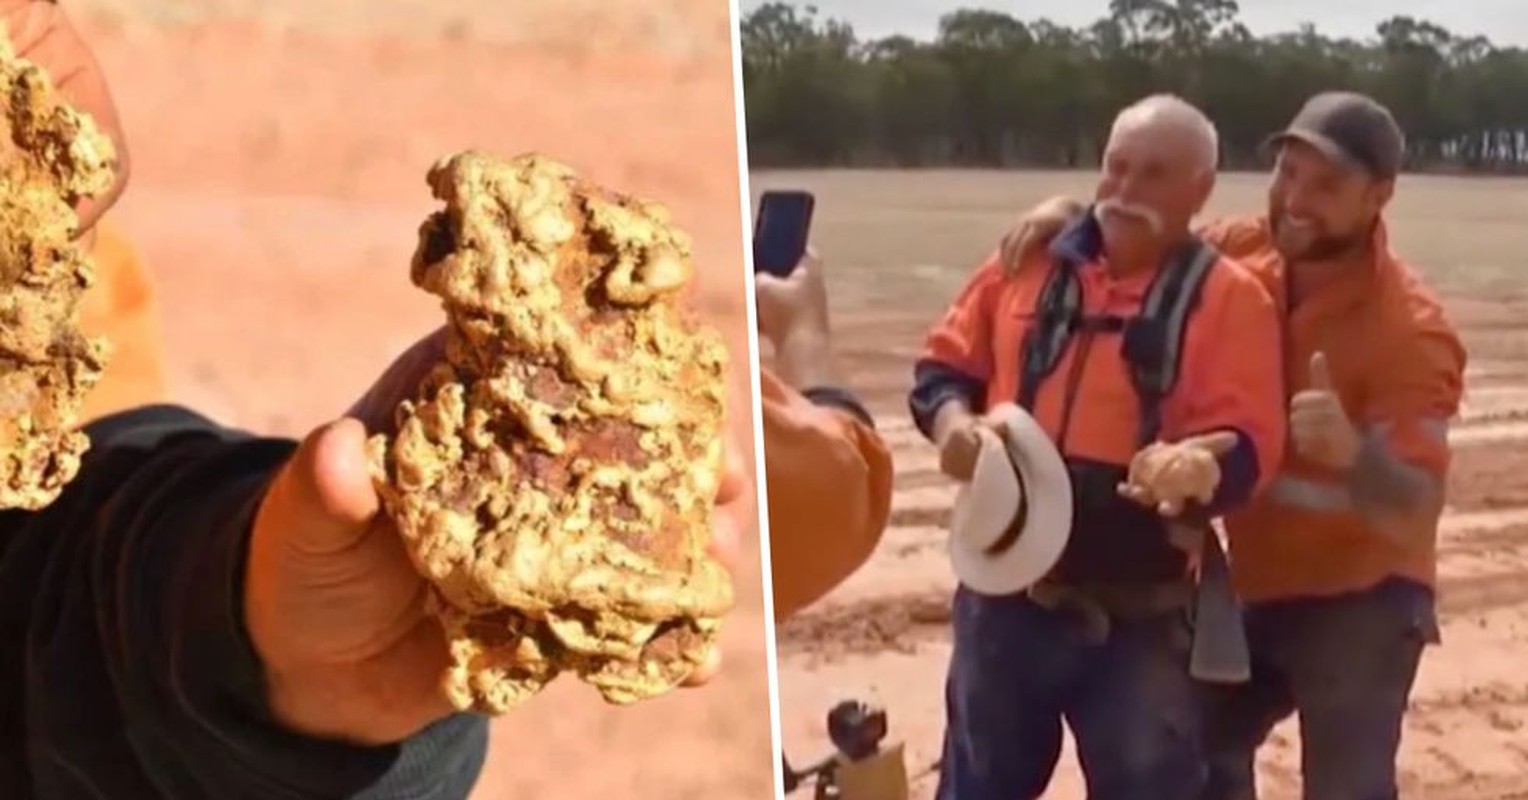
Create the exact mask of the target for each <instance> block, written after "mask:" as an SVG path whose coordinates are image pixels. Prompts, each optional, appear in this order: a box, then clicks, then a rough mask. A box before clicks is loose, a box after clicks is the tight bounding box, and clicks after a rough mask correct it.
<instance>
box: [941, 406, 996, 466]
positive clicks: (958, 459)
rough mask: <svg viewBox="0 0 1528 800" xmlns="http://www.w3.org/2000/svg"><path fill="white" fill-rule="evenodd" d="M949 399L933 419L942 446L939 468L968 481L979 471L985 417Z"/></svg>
mask: <svg viewBox="0 0 1528 800" xmlns="http://www.w3.org/2000/svg"><path fill="white" fill-rule="evenodd" d="M962 406H963V404H960V403H954V402H952V403H949V404H946V406H945V407H944V408H941V409H940V410H939V415H938V418H936V420H935V422H934V441H935V442H936V443H937V445H938V447H939V471H940V472H943V473H944V474H945V475H948V476H949V477H951V478H954V479H955V480H957V481H962V482H965V481H969V480H971V476H972V474H974V473H975V472H976V458H977V456H979V455H981V450H982V440H981V433H980V432H979V431H978V430H977V429H978V428H980V427H981V426H982V425H983V424H984V423H983V421H982V419H981V418H980V417H978V416H976V415H975V414H972V413H971V412H970V411H968V410H967V409H965V408H964V407H962Z"/></svg>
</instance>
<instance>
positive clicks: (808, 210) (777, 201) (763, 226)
mask: <svg viewBox="0 0 1528 800" xmlns="http://www.w3.org/2000/svg"><path fill="white" fill-rule="evenodd" d="M816 204H817V201H816V199H815V198H814V197H813V196H812V195H811V193H809V192H801V191H790V192H765V193H764V194H763V195H761V196H760V197H759V209H758V214H757V215H756V216H755V217H754V220H753V271H754V272H767V273H769V274H770V275H775V276H778V277H781V278H783V277H785V276H786V275H789V274H791V271H792V270H794V269H796V265H797V264H800V263H801V258H802V256H804V255H806V243H807V238H808V234H810V233H811V229H812V209H813V208H815V207H816Z"/></svg>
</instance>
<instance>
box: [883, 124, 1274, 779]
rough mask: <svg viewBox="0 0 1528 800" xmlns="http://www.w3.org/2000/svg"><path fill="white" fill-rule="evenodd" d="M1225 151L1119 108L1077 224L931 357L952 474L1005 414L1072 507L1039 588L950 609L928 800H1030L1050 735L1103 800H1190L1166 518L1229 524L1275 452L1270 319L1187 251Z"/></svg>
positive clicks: (966, 299)
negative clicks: (1016, 409)
mask: <svg viewBox="0 0 1528 800" xmlns="http://www.w3.org/2000/svg"><path fill="white" fill-rule="evenodd" d="M1217 148H1218V143H1217V137H1216V133H1215V129H1214V126H1213V125H1211V124H1210V122H1209V120H1207V119H1205V117H1204V115H1203V114H1201V113H1200V112H1199V111H1198V110H1197V109H1195V108H1193V107H1192V106H1190V105H1188V104H1187V103H1185V102H1183V101H1182V100H1180V99H1178V98H1175V97H1170V96H1156V97H1151V98H1147V99H1145V100H1143V101H1141V102H1139V103H1137V104H1136V105H1133V106H1131V107H1130V108H1127V109H1125V110H1124V111H1123V112H1121V113H1120V115H1119V117H1118V118H1117V119H1116V121H1115V123H1114V127H1113V129H1112V131H1111V133H1110V136H1109V142H1108V146H1107V148H1106V151H1105V154H1104V159H1103V165H1102V172H1101V175H1100V177H1099V182H1098V190H1097V198H1096V200H1097V202H1096V203H1095V204H1094V206H1093V208H1092V209H1091V211H1090V213H1088V214H1086V215H1085V216H1084V217H1083V218H1082V219H1081V220H1080V221H1078V222H1077V223H1076V224H1074V225H1072V226H1071V227H1070V228H1068V229H1067V230H1066V231H1065V232H1063V233H1062V234H1061V235H1060V237H1059V238H1058V239H1057V240H1056V242H1055V244H1054V247H1053V248H1052V249H1051V251H1050V252H1049V253H1032V254H1030V258H1029V262H1028V263H1027V266H1026V269H1023V270H1020V271H1018V273H1017V274H1015V275H1014V276H1012V277H1008V276H1006V275H1005V273H1004V269H1003V265H1002V263H1001V261H1000V259H999V258H998V257H997V256H994V257H993V258H992V259H991V260H990V261H988V263H986V264H984V265H983V266H982V267H981V268H980V269H979V270H978V271H977V273H976V275H975V277H974V278H973V279H972V280H971V281H970V283H969V284H968V285H967V286H966V287H965V289H964V290H963V291H962V292H961V294H960V296H959V298H958V299H957V300H956V301H955V304H954V306H953V307H952V308H951V309H950V311H949V312H948V314H947V315H946V317H945V318H944V320H943V321H941V322H940V323H939V324H938V325H936V326H935V327H934V329H933V331H932V333H931V334H930V336H929V341H928V353H927V357H926V358H925V359H924V360H922V361H921V362H920V363H919V365H918V368H917V385H916V387H915V389H914V390H913V393H912V396H911V407H912V412H913V415H914V417H915V419H916V420H917V423H918V425H919V426H920V428H921V429H922V430H923V432H924V433H925V434H926V435H928V436H930V438H932V439H933V440H934V441H935V442H936V443H937V444H938V445H939V448H940V454H941V465H942V467H943V468H944V470H945V471H946V472H947V473H949V474H950V475H952V476H954V477H956V478H963V477H966V476H968V475H969V474H970V472H971V470H972V466H973V459H974V453H975V451H976V449H977V447H976V438H977V437H976V428H977V426H980V425H982V424H984V423H983V421H982V418H981V417H980V416H978V415H979V414H981V413H982V412H983V411H984V410H985V409H987V408H989V407H991V406H993V405H996V404H998V403H1002V402H1018V403H1019V404H1021V405H1022V406H1024V407H1026V408H1027V409H1028V410H1029V411H1030V412H1031V414H1033V415H1034V417H1035V418H1036V420H1037V421H1038V422H1039V423H1040V425H1041V426H1042V427H1043V428H1044V429H1045V430H1046V431H1047V433H1049V434H1050V436H1051V437H1052V439H1053V440H1054V442H1055V444H1056V446H1057V448H1058V449H1059V450H1060V451H1061V453H1062V455H1063V457H1064V458H1065V460H1066V462H1067V464H1068V466H1069V468H1070V472H1071V474H1072V480H1073V484H1074V487H1073V490H1074V495H1075V498H1074V500H1075V504H1076V505H1075V507H1076V513H1075V519H1074V523H1073V527H1072V534H1071V538H1070V539H1069V541H1068V544H1067V547H1066V550H1065V551H1064V553H1063V554H1062V556H1061V560H1060V562H1059V564H1058V565H1057V566H1056V567H1055V569H1054V570H1053V571H1052V573H1051V574H1050V575H1049V576H1047V577H1046V578H1045V579H1044V580H1042V581H1041V583H1040V584H1038V585H1037V586H1035V587H1033V588H1032V589H1031V590H1029V591H1027V592H1024V593H1020V594H1017V595H1012V596H1003V597H993V596H983V595H978V594H977V593H975V592H973V591H971V590H970V589H968V588H966V587H961V588H960V589H959V590H958V591H957V594H956V597H955V610H954V629H955V651H954V655H953V658H952V663H951V666H950V674H949V682H948V688H947V713H948V729H947V731H946V734H945V751H944V771H943V774H942V776H941V783H940V788H939V797H940V798H942V799H943V800H987V799H988V798H990V800H1015V799H1016V798H1037V797H1039V796H1040V795H1041V793H1042V792H1043V791H1044V790H1045V787H1046V785H1047V783H1048V782H1049V780H1050V776H1051V773H1052V770H1053V769H1054V767H1055V763H1056V760H1057V758H1058V756H1059V753H1060V750H1061V741H1062V728H1061V726H1062V721H1063V719H1064V720H1065V721H1066V722H1067V723H1068V724H1069V725H1070V726H1071V728H1072V730H1073V732H1074V734H1075V736H1076V739H1077V746H1078V754H1079V757H1080V760H1081V762H1082V768H1083V772H1084V773H1085V775H1086V778H1087V784H1088V795H1089V797H1091V798H1094V800H1111V799H1113V798H1121V799H1123V798H1129V799H1130V800H1150V799H1151V798H1163V799H1164V800H1167V799H1168V798H1171V799H1173V800H1181V798H1190V797H1194V796H1196V795H1197V793H1198V792H1200V791H1201V789H1202V787H1203V784H1204V780H1205V767H1204V753H1203V742H1202V737H1201V731H1200V729H1199V728H1200V715H1199V709H1198V706H1197V704H1196V699H1197V694H1196V691H1195V687H1194V684H1193V682H1192V680H1191V679H1190V676H1189V674H1188V669H1187V660H1188V659H1187V653H1188V649H1189V634H1188V631H1187V630H1186V626H1185V611H1186V608H1187V606H1188V603H1189V600H1190V598H1191V597H1192V582H1193V579H1192V577H1191V574H1192V569H1191V554H1190V553H1188V552H1185V550H1184V549H1180V548H1179V544H1178V542H1179V540H1178V539H1176V538H1173V537H1169V535H1168V532H1167V525H1166V520H1165V519H1164V516H1173V515H1177V514H1179V513H1180V512H1184V511H1185V510H1187V511H1190V512H1192V517H1191V518H1186V519H1184V520H1182V521H1185V522H1190V520H1197V521H1198V522H1190V524H1201V525H1202V520H1204V519H1205V518H1207V516H1208V515H1210V514H1214V513H1218V512H1221V511H1224V510H1226V509H1229V508H1233V507H1236V506H1238V505H1240V504H1242V503H1244V502H1245V501H1246V500H1247V499H1248V498H1249V497H1250V496H1251V495H1252V493H1253V492H1254V489H1255V488H1256V487H1257V486H1258V485H1259V483H1260V481H1261V479H1262V477H1263V476H1266V475H1268V474H1269V473H1270V472H1271V471H1272V469H1273V466H1274V465H1276V464H1277V463H1278V460H1279V458H1280V457H1281V455H1282V452H1281V451H1282V446H1283V442H1284V437H1285V425H1284V419H1283V411H1282V407H1281V403H1280V402H1279V392H1280V389H1281V386H1280V384H1281V378H1280V368H1279V338H1278V320H1277V317H1276V315H1275V311H1274V306H1273V303H1272V301H1271V299H1270V298H1269V296H1268V293H1267V292H1266V291H1265V290H1264V289H1263V288H1262V287H1261V286H1260V285H1258V283H1257V282H1256V281H1255V280H1253V279H1252V278H1251V277H1250V276H1249V275H1247V274H1246V273H1245V272H1244V271H1243V270H1242V269H1240V268H1239V267H1238V266H1236V265H1235V264H1233V263H1231V262H1229V261H1226V260H1225V259H1224V258H1223V257H1221V256H1220V255H1219V254H1217V253H1216V252H1215V251H1213V250H1211V249H1210V248H1208V247H1206V246H1205V245H1204V244H1203V243H1202V242H1200V241H1199V240H1197V239H1195V238H1194V237H1193V236H1192V235H1191V234H1190V233H1189V226H1190V223H1191V221H1192V219H1193V217H1194V216H1195V215H1196V214H1197V213H1198V212H1199V211H1200V209H1202V208H1203V206H1204V203H1205V202H1206V200H1207V199H1208V197H1209V195H1210V192H1211V190H1212V188H1213V186H1214V182H1215V166H1216V161H1217ZM1027 502H1031V503H1043V502H1045V498H1043V497H1032V498H1028V499H1027ZM1100 621H1102V623H1103V624H1102V625H1100V624H1098V623H1099V622H1100Z"/></svg>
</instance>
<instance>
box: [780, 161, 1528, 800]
mask: <svg viewBox="0 0 1528 800" xmlns="http://www.w3.org/2000/svg"><path fill="white" fill-rule="evenodd" d="M1091 181H1092V179H1091V176H1088V175H1083V174H1065V173H987V172H981V173H957V172H944V173H859V174H850V173H780V172H772V173H764V174H758V173H756V174H754V176H753V177H752V184H753V186H752V188H753V190H754V191H755V192H757V191H759V190H761V189H765V188H783V187H798V186H804V187H806V188H809V189H811V190H813V191H815V192H816V193H817V196H818V205H817V209H818V211H817V223H816V225H815V235H814V239H815V242H816V244H817V246H818V248H819V250H820V251H821V252H822V254H823V256H824V258H825V259H826V262H827V266H828V270H829V275H830V278H829V280H830V282H831V291H832V296H833V303H834V307H835V308H834V310H835V315H836V316H835V325H836V331H837V337H838V339H837V342H838V347H839V350H840V353H841V354H842V359H843V363H844V365H846V368H847V370H848V371H849V374H850V381H851V384H852V385H853V386H855V387H856V388H858V389H860V390H861V391H863V392H864V393H865V394H866V395H867V399H868V400H869V402H870V403H871V405H872V407H873V410H874V411H875V412H876V414H877V415H878V417H879V419H880V420H881V424H882V426H883V431H884V432H885V435H886V436H887V438H888V439H889V440H890V443H891V444H892V446H893V448H894V449H895V454H896V458H897V463H898V482H897V492H896V498H895V501H894V512H893V518H892V527H891V530H889V531H888V532H887V534H886V537H885V540H884V542H883V544H882V545H881V547H880V549H879V551H878V552H877V553H876V555H875V556H874V558H873V559H872V561H871V563H870V564H869V565H868V566H866V567H865V569H864V570H863V571H861V572H860V573H859V574H857V575H856V576H855V577H854V578H852V579H851V580H850V581H849V582H848V583H846V584H845V585H844V586H842V587H840V588H839V589H838V590H837V591H836V592H835V593H834V594H833V595H831V596H830V597H828V598H827V599H825V600H824V601H822V603H820V604H819V605H818V606H815V607H814V608H812V609H809V610H808V611H806V612H804V613H802V614H801V615H800V616H799V617H798V618H796V619H794V620H791V621H790V622H789V623H788V624H787V625H785V626H784V627H783V629H782V630H781V632H780V651H781V665H780V682H781V706H782V711H783V720H782V728H783V735H784V741H785V746H786V751H787V753H788V754H791V755H793V756H794V758H795V759H796V761H797V762H806V761H807V760H809V759H810V758H815V757H816V756H817V755H818V754H820V753H822V752H825V751H826V748H827V743H826V737H825V735H824V734H823V733H822V722H821V720H822V716H823V713H824V712H825V711H826V710H827V709H828V708H829V707H830V706H831V705H832V703H834V702H836V701H837V700H840V699H843V698H845V697H850V696H864V697H871V698H876V699H878V700H879V701H880V702H882V703H884V704H886V706H887V707H888V709H889V713H890V715H891V720H892V726H893V737H894V738H898V739H901V740H904V741H906V742H907V744H908V746H909V749H910V762H911V764H910V766H911V768H912V769H913V770H914V771H915V772H922V771H923V770H924V769H925V768H926V767H928V766H929V765H931V764H932V763H933V762H934V761H935V759H937V757H938V748H939V742H940V736H941V731H942V727H943V711H942V700H941V692H942V687H943V681H944V674H945V666H946V663H947V660H948V657H949V651H950V637H949V634H948V626H947V616H948V613H947V604H948V597H949V593H950V591H951V589H952V588H953V581H952V578H951V575H950V570H949V566H948V563H947V560H946V557H945V554H944V549H943V540H944V534H943V532H942V529H941V526H942V525H943V523H944V520H945V519H946V517H947V514H948V509H949V505H950V501H951V499H952V497H953V494H954V492H953V489H951V488H950V486H949V484H948V483H947V482H946V481H945V480H944V479H943V478H942V477H941V476H939V475H938V473H937V469H936V462H935V459H934V454H933V452H932V448H930V447H929V446H927V445H926V444H924V443H923V441H922V440H921V439H920V438H919V437H918V435H917V434H916V432H915V431H914V430H912V428H911V424H910V422H909V421H908V418H907V413H906V411H905V397H906V391H907V389H908V388H909V386H910V383H911V366H912V361H913V359H914V358H915V357H916V354H917V352H918V349H919V347H920V345H921V341H922V334H923V331H924V330H925V329H926V326H927V325H928V324H929V323H930V322H932V321H933V319H934V318H935V316H936V315H937V314H939V313H940V312H941V311H942V310H943V309H944V307H945V304H946V303H947V302H948V300H949V298H950V297H951V296H952V293H953V292H954V290H955V289H956V287H958V285H959V284H960V283H961V281H962V280H963V278H964V277H965V276H966V275H967V274H968V273H969V271H970V269H971V267H972V266H973V265H974V264H975V263H977V262H978V261H979V260H980V259H981V258H982V257H983V256H984V255H985V254H986V252H988V251H989V250H990V249H991V248H992V247H993V246H995V244H996V241H997V237H998V236H999V235H1000V234H1001V232H1002V231H1003V230H1004V229H1005V228H1006V227H1007V225H1008V224H1009V221H1010V219H1011V218H1012V215H1013V214H1015V213H1016V210H1018V209H1023V208H1026V207H1028V206H1029V205H1030V204H1032V203H1034V202H1035V201H1037V200H1039V199H1041V198H1042V197H1045V196H1048V195H1051V194H1054V193H1058V192H1065V193H1071V194H1073V195H1085V194H1087V193H1089V192H1091ZM1264 186H1265V179H1264V177H1263V176H1261V175H1237V176H1228V177H1223V178H1222V181H1221V185H1220V189H1219V190H1218V193H1217V200H1216V203H1215V208H1216V209H1219V210H1231V209H1235V210H1253V209H1257V208H1261V206H1262V204H1263V202H1264V198H1263V188H1264ZM1525 215H1528V182H1522V181H1506V180H1465V179H1427V178H1414V179H1407V180H1406V181H1405V182H1404V184H1403V187H1402V189H1401V192H1400V197H1399V199H1398V201H1397V204H1396V207H1395V209H1394V212H1393V214H1392V215H1391V230H1392V234H1393V238H1394V241H1395V246H1396V248H1397V249H1398V250H1399V252H1401V253H1403V254H1405V255H1406V256H1407V257H1409V258H1410V259H1412V260H1413V261H1414V262H1415V263H1416V264H1417V265H1418V266H1420V267H1421V268H1423V269H1424V270H1425V271H1426V272H1427V273H1428V274H1429V275H1430V276H1431V277H1432V278H1433V280H1434V281H1435V282H1436V284H1437V285H1438V286H1439V287H1440V288H1441V289H1442V291H1444V292H1445V293H1446V295H1447V297H1448V298H1449V299H1450V301H1451V306H1452V309H1453V314H1454V317H1455V321H1456V322H1457V323H1458V324H1459V326H1460V327H1461V328H1462V330H1463V332H1464V335H1465V336H1466V338H1467V343H1468V346H1469V348H1470V352H1471V359H1472V360H1471V364H1470V371H1469V388H1470V392H1469V396H1468V402H1467V406H1466V408H1465V411H1464V414H1463V420H1462V421H1461V422H1460V423H1458V424H1456V426H1455V429H1454V432H1453V434H1452V439H1453V442H1454V447H1455V452H1456V454H1457V461H1456V464H1457V466H1456V468H1455V471H1454V475H1453V479H1452V481H1451V485H1450V509H1449V514H1448V519H1447V521H1446V523H1445V526H1444V530H1443V533H1442V545H1441V547H1442V556H1441V559H1442V561H1441V565H1440V572H1441V584H1442V587H1441V597H1442V609H1443V612H1442V613H1443V622H1444V631H1443V637H1444V645H1443V646H1442V647H1441V648H1438V649H1435V650H1433V651H1432V652H1430V653H1429V654H1428V655H1427V657H1426V658H1425V661H1424V665H1423V669H1422V674H1421V676H1420V678H1419V680H1418V688H1417V690H1416V692H1415V693H1414V697H1413V703H1412V706H1413V707H1412V711H1411V713H1410V715H1409V716H1408V718H1407V724H1406V732H1405V742H1404V746H1403V754H1402V762H1403V763H1402V769H1403V772H1404V779H1403V781H1404V786H1403V789H1404V795H1405V796H1406V797H1408V798H1436V799H1437V800H1444V799H1447V800H1500V799H1501V798H1524V797H1528V779H1525V778H1524V777H1523V776H1524V775H1525V774H1528V746H1525V744H1524V743H1525V742H1528V739H1525V738H1524V725H1525V723H1528V677H1524V672H1523V668H1522V665H1523V663H1524V661H1525V656H1528V473H1525V470H1524V467H1525V466H1528V457H1524V456H1523V455H1522V453H1523V447H1522V445H1523V442H1524V440H1525V439H1528V279H1525V278H1524V277H1523V273H1522V272H1521V271H1520V270H1521V263H1522V262H1521V254H1522V253H1523V252H1525V248H1528V226H1524V225H1523V224H1522V220H1523V219H1525V218H1528V216H1525ZM1513 676H1516V677H1513ZM1260 771H1261V782H1262V783H1261V785H1262V788H1263V793H1264V797H1265V798H1269V799H1272V800H1277V799H1278V798H1297V797H1298V796H1299V743H1298V739H1297V737H1296V731H1295V727H1294V726H1293V725H1290V724H1286V725H1285V726H1283V727H1282V728H1280V729H1279V730H1277V731H1276V732H1275V735H1274V737H1273V739H1272V741H1270V743H1269V744H1268V745H1267V746H1266V747H1265V748H1264V750H1263V752H1262V759H1261V770H1260ZM933 787H934V780H933V778H932V777H928V776H925V777H922V778H921V779H919V780H918V781H917V783H916V785H915V790H916V791H915V797H919V798H928V797H931V796H932V793H933ZM1047 796H1050V797H1057V798H1081V797H1082V789H1081V781H1080V777H1079V775H1078V773H1077V771H1076V767H1075V761H1074V759H1073V757H1072V755H1071V754H1070V751H1069V752H1068V754H1067V755H1066V756H1064V758H1063V766H1062V768H1061V770H1060V772H1059V774H1058V776H1057V778H1056V780H1055V781H1054V782H1053V783H1052V791H1051V792H1050V794H1049V795H1047Z"/></svg>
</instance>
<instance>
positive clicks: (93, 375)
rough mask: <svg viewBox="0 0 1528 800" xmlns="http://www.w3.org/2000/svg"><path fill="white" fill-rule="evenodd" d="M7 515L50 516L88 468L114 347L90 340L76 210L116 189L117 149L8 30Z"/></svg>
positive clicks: (1, 188) (1, 158) (1, 43)
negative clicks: (90, 429) (88, 399)
mask: <svg viewBox="0 0 1528 800" xmlns="http://www.w3.org/2000/svg"><path fill="white" fill-rule="evenodd" d="M0 97H3V102H4V103H5V109H4V118H3V123H0V124H3V125H4V127H5V130H4V135H3V136H0V283H3V284H4V285H3V286H0V508H25V509H38V508H42V507H44V506H46V505H48V504H49V503H51V502H53V499H54V498H56V497H57V496H58V493H59V492H60V491H62V490H63V488H64V486H65V485H66V484H68V483H69V481H70V480H72V479H73V478H74V475H75V473H77V472H78V471H79V468H80V457H81V456H82V455H84V453H85V450H86V448H87V447H88V446H89V442H88V441H87V440H86V438H85V435H84V434H82V433H80V432H79V431H77V430H75V428H76V426H77V424H78V422H79V414H80V409H81V407H82V406H83V405H84V401H85V396H86V394H87V393H88V392H89V391H90V390H91V388H93V387H94V386H95V385H96V382H97V381H98V380H100V377H101V371H102V369H103V368H104V367H105V360H106V359H105V347H104V345H103V344H102V343H101V342H98V341H95V340H91V339H87V338H85V337H84V336H83V335H81V333H80V330H79V313H78V307H79V302H80V298H81V296H82V295H83V294H84V292H85V290H86V288H88V287H89V286H90V284H91V282H92V280H93V277H94V270H93V267H92V265H91V263H90V261H89V257H88V254H87V253H86V252H85V250H84V249H83V248H81V247H79V246H78V245H77V244H76V243H75V241H74V239H75V236H76V234H77V233H78V231H77V228H78V226H79V219H78V217H77V216H76V215H75V212H74V206H75V204H77V203H78V202H79V201H80V200H82V199H85V198H88V197H95V196H97V195H99V194H101V193H102V192H105V191H106V190H107V189H108V188H110V187H111V184H112V181H113V179H114V169H115V167H116V158H117V157H116V151H115V150H114V149H113V147H112V144H111V140H110V139H108V138H106V137H105V136H104V135H102V134H101V133H100V131H98V130H97V129H96V126H95V123H94V122H93V121H92V120H91V119H90V117H88V116H86V115H85V114H83V113H81V112H79V111H77V110H75V109H73V108H70V107H69V106H67V105H65V104H63V102H62V101H61V99H60V98H59V96H58V93H57V91H56V90H55V89H54V87H53V84H52V82H51V81H49V79H48V76H47V75H46V74H44V73H43V71H42V70H41V69H38V68H37V66H35V65H33V64H31V63H30V62H28V61H25V60H23V59H21V58H18V57H17V56H16V54H15V51H14V50H13V49H12V47H11V44H10V36H9V34H8V33H7V32H5V30H4V26H3V25H0Z"/></svg>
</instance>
